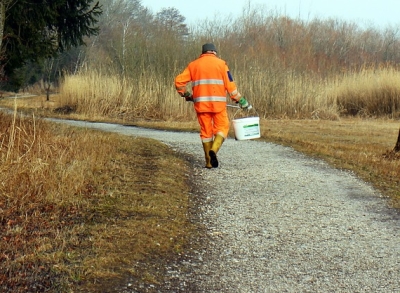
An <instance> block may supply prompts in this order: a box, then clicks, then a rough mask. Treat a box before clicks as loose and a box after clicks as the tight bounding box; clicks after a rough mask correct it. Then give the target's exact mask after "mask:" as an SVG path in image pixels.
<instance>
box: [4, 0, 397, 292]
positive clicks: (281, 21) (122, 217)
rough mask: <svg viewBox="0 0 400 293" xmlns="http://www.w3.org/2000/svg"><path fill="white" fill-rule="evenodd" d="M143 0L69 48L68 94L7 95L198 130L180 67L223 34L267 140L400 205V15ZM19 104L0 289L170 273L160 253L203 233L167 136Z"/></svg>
mask: <svg viewBox="0 0 400 293" xmlns="http://www.w3.org/2000/svg"><path fill="white" fill-rule="evenodd" d="M129 3H131V2H129V1H128V2H127V1H103V5H104V9H105V11H106V12H107V13H104V15H103V16H102V19H101V21H100V24H101V30H100V35H99V36H97V37H96V38H92V39H89V40H88V46H87V47H85V48H78V49H77V50H76V51H73V52H70V54H71V56H69V57H68V58H70V59H71V60H72V61H70V64H69V70H66V71H65V72H64V74H63V81H62V83H61V86H60V95H59V96H57V97H54V96H53V97H52V96H50V97H49V99H50V100H48V99H47V100H46V98H43V97H39V98H38V99H37V98H31V99H23V100H19V99H18V100H17V99H16V100H12V99H1V104H2V105H5V106H7V107H9V108H14V107H15V106H16V107H17V108H18V109H21V110H24V111H25V113H29V115H30V116H32V113H34V114H35V115H36V116H42V115H44V116H49V115H51V116H62V117H67V118H71V119H86V120H98V121H100V120H101V121H113V122H117V123H125V124H134V125H141V126H147V127H157V128H167V129H171V128H172V129H175V130H178V129H179V130H196V129H197V124H196V122H195V114H194V112H193V109H192V105H191V104H189V103H185V102H184V101H183V100H182V99H181V98H179V96H178V95H177V94H176V92H175V89H174V87H173V79H174V77H175V76H176V74H178V73H179V72H180V71H181V70H183V68H184V67H185V66H186V65H187V63H188V62H189V61H191V60H192V59H194V58H196V57H197V56H198V55H199V53H200V48H201V45H202V43H204V42H209V41H212V42H214V43H215V44H216V45H217V47H218V52H219V55H220V56H221V57H222V58H223V59H225V60H227V62H228V64H229V66H230V68H231V70H232V73H233V76H234V77H235V80H236V82H237V84H238V86H239V90H240V92H242V93H243V94H244V95H245V96H246V97H247V98H248V100H249V101H250V102H251V103H252V104H253V105H254V108H255V109H256V110H257V113H258V115H259V116H260V117H261V129H262V140H267V141H272V142H276V143H280V144H284V145H287V146H291V147H294V148H295V149H297V150H299V151H302V152H305V153H307V154H309V155H312V156H317V157H320V158H323V159H325V160H327V161H328V162H330V163H331V164H332V165H334V166H335V167H338V168H343V169H347V170H351V171H353V172H354V173H355V174H357V175H358V176H360V177H361V178H363V179H364V180H366V181H368V182H371V184H373V185H374V186H376V187H377V188H378V189H379V190H380V191H381V192H382V194H383V195H387V196H390V198H391V199H392V203H393V205H394V206H396V207H400V204H399V202H400V194H399V191H398V185H399V183H400V182H399V178H400V166H399V163H400V161H399V160H398V158H399V157H398V155H397V153H396V152H395V149H393V146H394V145H395V143H396V135H397V131H398V129H399V125H398V120H397V119H398V118H399V116H400V115H399V113H400V111H399V104H400V102H399V101H400V99H399V98H400V88H399V86H398V80H400V74H399V72H398V64H400V50H399V49H400V48H399V47H400V42H399V40H398V37H397V36H396V30H395V29H391V28H387V29H385V30H382V31H378V30H376V29H374V28H361V27H359V26H358V25H356V24H354V23H348V22H343V21H340V20H332V19H331V20H321V19H313V20H310V21H308V22H304V21H301V20H294V19H289V18H287V17H285V16H280V15H276V14H274V13H270V12H265V11H263V10H262V9H257V8H256V9H254V10H245V11H244V13H243V15H242V16H241V17H240V18H238V19H236V20H226V21H225V22H221V21H219V20H215V21H204V22H202V23H201V24H200V25H199V26H198V27H195V28H191V29H189V28H187V27H186V25H185V24H184V23H183V21H184V20H182V17H181V16H180V15H179V14H178V15H177V14H176V13H175V12H176V11H175V10H168V9H167V10H165V11H163V13H161V14H157V15H154V16H153V15H150V14H149V12H148V11H147V10H143V9H142V8H141V7H140V5H139V6H136V7H131V6H129V5H130V4H129ZM132 3H133V2H132ZM132 5H133V4H132ZM127 12H129V13H127ZM54 110H55V111H54ZM15 113H16V112H14V116H12V115H2V116H1V120H0V121H1V122H0V130H1V132H0V136H1V137H0V138H1V139H0V156H1V157H0V159H1V165H0V168H1V169H0V175H1V178H2V180H1V182H2V184H0V192H1V194H0V197H1V201H0V211H1V213H0V214H1V215H0V219H1V227H0V229H1V230H0V231H1V232H0V236H1V240H2V241H1V242H0V246H1V248H0V289H2V290H3V291H5V292H24V291H26V288H28V287H29V288H36V289H37V291H40V290H42V289H43V290H44V288H45V287H46V289H48V290H52V291H53V292H69V291H71V290H75V289H76V288H81V289H82V288H84V289H85V290H92V291H96V289H97V288H95V287H91V286H95V284H96V286H97V285H98V286H102V285H104V284H106V283H107V282H108V281H109V280H112V279H114V280H116V279H118V278H120V277H123V276H125V274H128V275H130V276H134V277H135V278H138V279H142V280H145V281H146V282H148V283H157V282H158V281H159V280H161V279H162V275H158V273H160V272H154V271H153V270H152V269H151V266H147V265H146V264H149V263H151V262H153V261H154V257H157V261H159V262H162V261H163V260H165V259H167V258H169V257H174V256H176V255H177V254H178V253H179V251H180V250H182V249H184V247H185V243H186V241H187V238H188V237H190V235H191V233H192V230H191V228H192V226H191V225H189V224H188V222H187V210H188V205H189V203H188V188H189V187H188V185H187V182H186V180H187V177H186V176H184V174H185V172H187V166H186V165H185V163H184V162H183V161H181V160H179V159H177V158H176V157H175V155H174V154H173V153H172V151H171V150H169V149H168V148H166V147H165V146H163V145H161V144H158V143H157V142H154V141H148V140H144V139H140V140H135V139H133V138H124V137H120V136H117V135H113V134H105V133H101V134H100V133H96V132H91V131H86V130H79V129H73V128H66V127H62V126H59V125H57V126H56V125H52V124H49V123H45V122H43V121H41V120H37V119H34V117H33V116H32V118H26V119H25V118H24V119H21V118H20V117H18V116H17V115H16V114H15ZM230 114H231V117H232V115H233V113H230ZM149 158H150V160H149ZM149 161H151V164H149ZM171 166H173V168H174V180H171V174H170V169H171ZM149 178H151V180H149ZM165 206H168V209H165ZM171 239H172V240H171ZM127 252H128V253H127ZM138 261H139V262H141V263H143V264H144V265H143V267H142V270H136V269H135V267H134V266H132V264H135V263H137V262H138ZM161 274H162V272H161ZM49 288H50V289H49ZM88 288H89V289H88ZM7 290H8V291H7Z"/></svg>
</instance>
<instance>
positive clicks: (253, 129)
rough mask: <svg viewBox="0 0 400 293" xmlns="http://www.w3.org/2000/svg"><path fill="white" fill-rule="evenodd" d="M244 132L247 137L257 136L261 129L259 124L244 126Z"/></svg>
mask: <svg viewBox="0 0 400 293" xmlns="http://www.w3.org/2000/svg"><path fill="white" fill-rule="evenodd" d="M243 130H244V136H245V137H249V136H257V135H259V134H260V128H259V127H258V123H256V124H248V125H243Z"/></svg>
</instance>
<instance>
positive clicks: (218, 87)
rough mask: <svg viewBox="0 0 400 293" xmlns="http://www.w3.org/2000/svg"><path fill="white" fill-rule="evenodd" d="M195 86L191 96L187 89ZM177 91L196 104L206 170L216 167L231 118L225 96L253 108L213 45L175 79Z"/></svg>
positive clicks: (205, 47) (206, 45) (203, 51)
mask: <svg viewBox="0 0 400 293" xmlns="http://www.w3.org/2000/svg"><path fill="white" fill-rule="evenodd" d="M188 82H191V83H192V94H190V93H189V92H188V91H187V90H186V85H187V83H188ZM175 88H176V90H177V92H178V93H179V94H180V96H181V97H184V98H185V99H186V101H193V102H194V109H195V111H196V113H197V120H198V122H199V124H200V138H201V141H202V143H203V149H204V154H205V159H206V166H205V167H206V168H217V167H218V159H217V153H218V151H219V149H220V148H221V145H222V143H223V142H224V140H225V139H226V137H227V136H228V131H229V126H230V125H229V118H228V113H227V110H226V94H227V93H228V95H229V97H230V98H231V100H233V101H235V102H236V103H238V104H239V105H240V107H241V108H242V109H250V108H251V106H250V105H249V103H248V102H247V100H246V99H245V98H244V97H242V96H241V94H240V93H239V92H238V90H237V88H236V84H235V82H234V81H233V78H232V75H231V74H230V72H229V68H228V65H227V64H226V62H225V61H224V60H222V59H220V58H218V57H217V49H216V48H215V46H214V44H212V43H206V44H204V45H203V46H202V53H201V55H200V57H199V58H198V59H196V60H194V61H192V62H190V63H189V65H188V66H187V67H186V68H185V70H184V71H183V72H182V73H181V74H179V75H178V76H177V77H176V78H175Z"/></svg>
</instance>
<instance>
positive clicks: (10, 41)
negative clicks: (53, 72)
mask: <svg viewBox="0 0 400 293" xmlns="http://www.w3.org/2000/svg"><path fill="white" fill-rule="evenodd" d="M101 12H102V11H101V7H100V5H99V3H98V2H97V3H93V0H14V1H13V3H12V4H11V5H9V6H8V8H7V10H6V11H5V22H4V31H3V41H2V43H1V52H2V56H1V59H0V66H1V67H0V68H1V69H2V74H3V76H4V77H5V78H6V79H7V81H8V82H7V84H8V86H12V89H14V90H15V89H18V88H19V87H20V86H21V84H20V81H19V79H18V78H16V76H14V75H15V71H16V69H18V68H21V67H22V66H23V65H24V64H26V63H27V62H29V61H32V62H38V61H40V60H42V59H44V58H50V57H54V56H56V55H57V54H58V53H60V52H64V51H65V50H68V49H70V48H72V47H76V46H80V45H83V44H84V37H86V36H87V37H90V36H93V35H96V34H97V33H98V27H97V26H96V25H97V17H98V16H99V15H100V14H101Z"/></svg>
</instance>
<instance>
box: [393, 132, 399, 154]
mask: <svg viewBox="0 0 400 293" xmlns="http://www.w3.org/2000/svg"><path fill="white" fill-rule="evenodd" d="M393 151H394V152H395V153H397V152H399V151H400V129H399V135H398V136H397V142H396V145H395V147H394V149H393Z"/></svg>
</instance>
